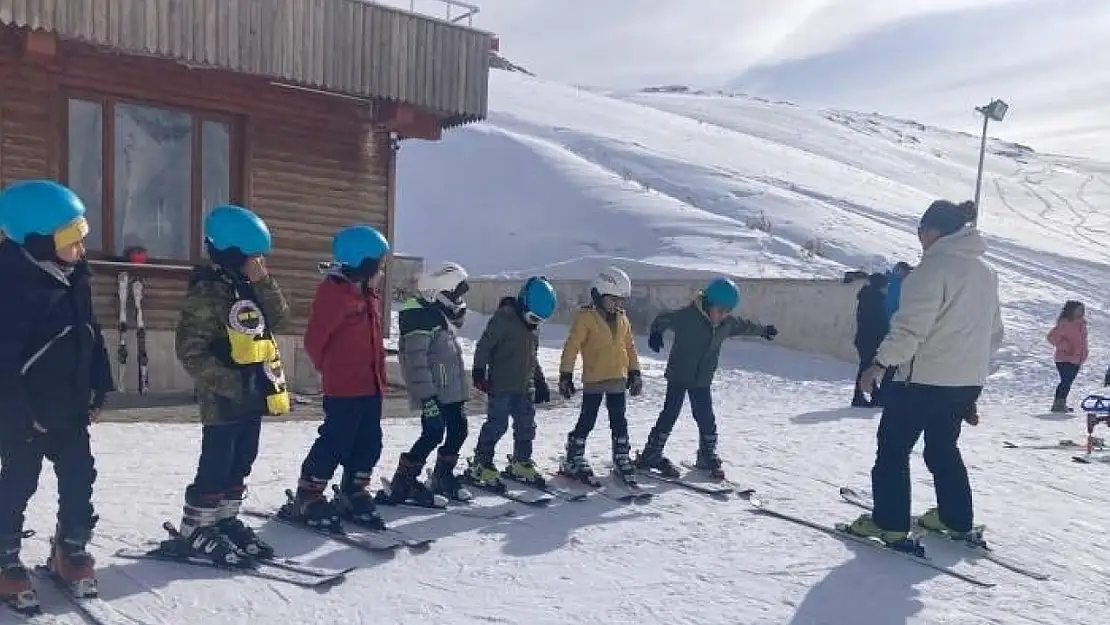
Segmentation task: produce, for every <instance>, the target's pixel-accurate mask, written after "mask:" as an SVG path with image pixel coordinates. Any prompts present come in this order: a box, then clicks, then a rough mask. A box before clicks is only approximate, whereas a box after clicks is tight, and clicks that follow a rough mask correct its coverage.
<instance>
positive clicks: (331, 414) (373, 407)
mask: <svg viewBox="0 0 1110 625" xmlns="http://www.w3.org/2000/svg"><path fill="white" fill-rule="evenodd" d="M316 432H317V433H318V434H319V436H317V437H316V442H314V443H313V444H312V448H311V449H309V450H308V456H307V457H306V458H305V459H304V463H303V464H301V478H302V479H317V480H321V481H324V482H327V481H328V480H330V479H331V478H332V476H333V475H335V469H336V468H337V467H339V465H343V480H342V486H341V488H342V489H343V490H344V492H351V491H353V490H361V489H362V488H363V487H364V486H365V483H366V481H367V480H368V479H369V478H370V473H371V472H373V470H374V467H375V466H377V464H378V460H379V459H380V458H381V456H382V397H381V395H368V396H364V397H325V398H324V422H323V423H322V424H321V425H320V428H319V429H318V430H316Z"/></svg>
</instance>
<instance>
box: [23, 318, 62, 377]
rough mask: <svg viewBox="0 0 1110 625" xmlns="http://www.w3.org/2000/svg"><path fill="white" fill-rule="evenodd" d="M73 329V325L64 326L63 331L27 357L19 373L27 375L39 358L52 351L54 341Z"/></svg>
mask: <svg viewBox="0 0 1110 625" xmlns="http://www.w3.org/2000/svg"><path fill="white" fill-rule="evenodd" d="M72 331H73V326H66V327H64V328H62V331H61V332H59V333H57V334H55V335H54V336H53V337H51V339H50V340H49V341H47V342H46V345H43V346H42V347H40V348H39V349H38V351H36V352H35V353H34V354H31V357H30V358H28V359H27V362H25V363H23V368H22V369H20V370H19V375H26V374H27V371H28V370H30V369H31V367H33V366H34V365H35V363H36V362H38V361H39V359H40V358H42V357H43V356H44V355H45V354H46V352H48V351H50V348H51V347H54V343H57V342H58V341H59V340H60V339H62V338H63V337H65V336H66V335H67V334H69V333H70V332H72Z"/></svg>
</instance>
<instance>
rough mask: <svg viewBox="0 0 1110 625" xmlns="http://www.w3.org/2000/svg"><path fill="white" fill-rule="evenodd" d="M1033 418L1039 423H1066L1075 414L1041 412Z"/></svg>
mask: <svg viewBox="0 0 1110 625" xmlns="http://www.w3.org/2000/svg"><path fill="white" fill-rule="evenodd" d="M1033 417H1034V418H1037V419H1040V420H1041V421H1068V420H1071V419H1074V418H1075V417H1076V414H1075V413H1074V412H1063V413H1060V412H1042V413H1041V414H1036V415H1033Z"/></svg>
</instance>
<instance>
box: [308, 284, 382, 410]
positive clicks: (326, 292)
mask: <svg viewBox="0 0 1110 625" xmlns="http://www.w3.org/2000/svg"><path fill="white" fill-rule="evenodd" d="M381 310H382V300H381V295H380V293H379V291H378V290H377V289H371V290H370V293H368V294H367V295H365V296H363V295H362V293H361V288H360V287H359V285H357V284H354V283H351V282H347V281H345V280H343V279H341V278H337V277H330V276H329V277H328V278H327V279H325V280H324V281H323V282H322V283H320V286H319V287H317V288H316V296H315V297H313V298H312V311H311V312H310V313H309V317H308V327H307V328H305V332H304V350H305V351H306V352H308V357H309V358H310V359H312V364H314V365H315V366H316V369H317V370H319V371H320V373H322V374H323V376H324V388H323V391H324V395H326V396H330V397H362V396H368V395H381V394H384V393H385V390H386V378H385V345H383V344H382V317H381Z"/></svg>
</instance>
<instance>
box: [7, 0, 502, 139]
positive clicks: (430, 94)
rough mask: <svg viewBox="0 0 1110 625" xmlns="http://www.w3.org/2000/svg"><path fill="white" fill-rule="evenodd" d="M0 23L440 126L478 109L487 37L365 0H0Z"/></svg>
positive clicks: (485, 76)
mask: <svg viewBox="0 0 1110 625" xmlns="http://www.w3.org/2000/svg"><path fill="white" fill-rule="evenodd" d="M0 23H4V24H12V25H15V26H20V27H29V28H31V29H42V30H47V31H51V32H55V33H57V34H58V36H59V37H61V38H62V39H68V40H76V41H82V42H87V43H90V44H94V45H97V46H102V47H109V48H112V49H115V50H118V51H122V52H128V53H133V54H140V55H150V56H155V57H161V58H165V59H173V60H175V61H179V62H182V63H186V64H190V65H197V66H204V67H214V68H220V69H225V70H231V71H234V72H237V73H242V74H251V75H255V76H261V77H266V78H270V79H274V80H280V81H284V82H288V83H291V84H296V85H302V86H306V87H313V88H317V89H321V90H325V91H329V92H334V93H342V94H347V95H351V96H357V97H364V98H373V99H382V100H390V101H395V102H405V103H408V104H412V105H414V106H417V107H420V108H421V109H423V110H425V111H427V112H428V113H431V114H434V115H436V116H437V117H439V118H440V119H441V125H442V127H444V128H447V127H451V126H454V125H458V124H462V123H466V122H470V121H475V120H478V119H481V118H484V117H485V115H486V110H487V86H488V80H489V53H490V49H491V46H492V42H493V36H492V35H491V34H489V33H486V32H483V31H479V30H475V29H473V28H469V27H466V26H461V25H458V24H453V23H450V22H447V21H444V20H439V19H435V18H432V17H427V16H423V15H417V14H414V13H410V12H408V11H404V10H400V9H396V8H393V7H387V6H382V5H378V4H374V3H372V2H369V1H367V0H0Z"/></svg>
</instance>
